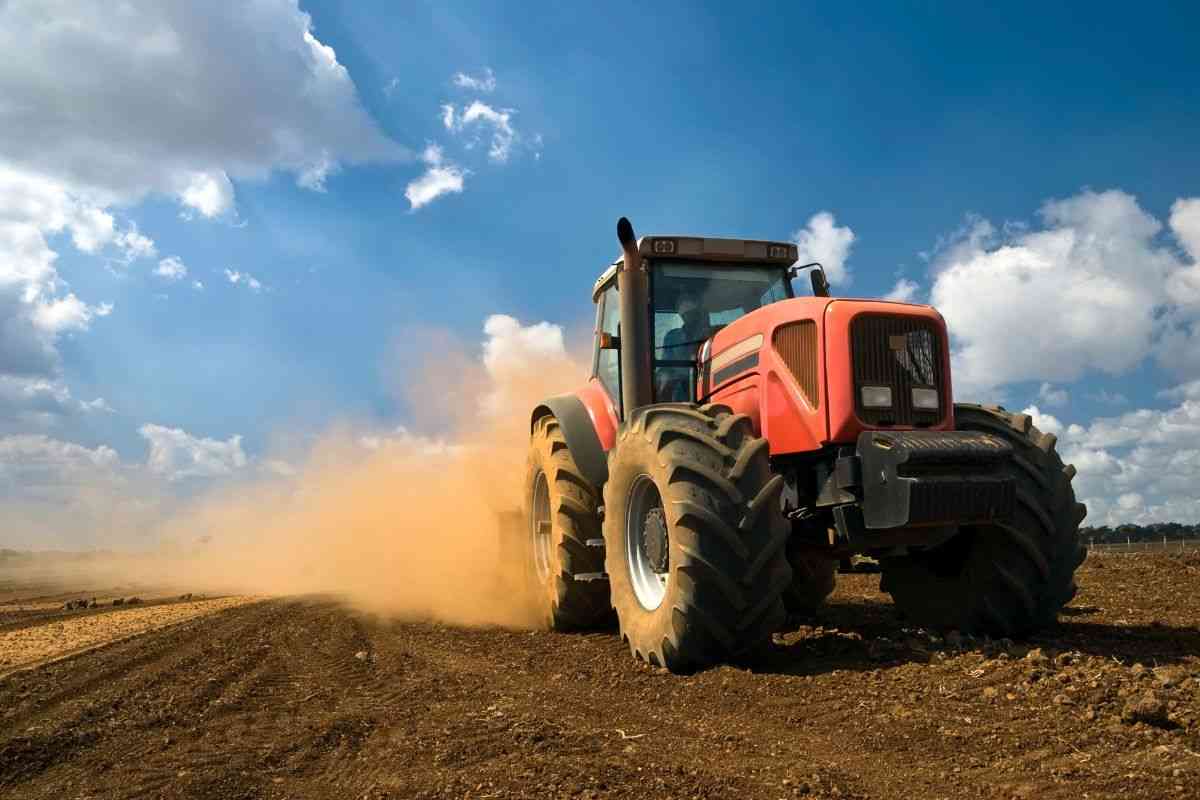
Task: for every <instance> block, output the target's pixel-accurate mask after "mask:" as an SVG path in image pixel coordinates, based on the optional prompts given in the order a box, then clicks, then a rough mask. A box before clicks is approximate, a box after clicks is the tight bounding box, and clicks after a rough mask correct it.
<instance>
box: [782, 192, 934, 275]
mask: <svg viewBox="0 0 1200 800" xmlns="http://www.w3.org/2000/svg"><path fill="white" fill-rule="evenodd" d="M792 241H794V242H795V243H796V245H797V247H798V248H799V253H800V260H799V263H801V264H806V263H809V262H812V261H817V262H820V264H821V266H823V267H824V268H825V274H826V275H827V276H828V277H829V282H830V283H831V284H841V285H842V286H845V285H847V284H849V283H850V282H851V280H852V276H851V274H850V270H849V269H848V268H847V267H846V259H847V258H849V256H850V248H851V247H852V246H853V244H854V231H852V230H851V229H850V228H849V227H848V226H846V227H838V225H837V223H836V222H835V220H834V217H833V214H832V213H831V212H829V211H819V212H817V213H816V214H813V215H812V217H811V218H810V219H809V220H808V224H807V225H805V226H804V227H803V228H801V229H800V230H798V231H796V232H795V233H794V234H792ZM897 286H898V287H899V285H897ZM914 291H915V287H914Z"/></svg>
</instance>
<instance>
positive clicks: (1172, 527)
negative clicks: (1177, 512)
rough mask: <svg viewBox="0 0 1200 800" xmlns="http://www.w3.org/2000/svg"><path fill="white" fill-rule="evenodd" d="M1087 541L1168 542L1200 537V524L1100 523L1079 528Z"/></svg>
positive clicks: (1106, 542) (1099, 542) (1115, 542)
mask: <svg viewBox="0 0 1200 800" xmlns="http://www.w3.org/2000/svg"><path fill="white" fill-rule="evenodd" d="M1079 533H1080V535H1081V536H1082V537H1083V540H1084V541H1085V542H1088V541H1091V542H1095V543H1096V544H1125V543H1126V542H1161V541H1162V540H1163V538H1164V537H1165V538H1166V540H1167V541H1168V542H1177V541H1179V540H1180V539H1200V525H1183V524H1181V523H1178V522H1156V523H1154V524H1153V525H1113V526H1109V525H1099V526H1097V527H1090V526H1086V527H1083V528H1080V529H1079Z"/></svg>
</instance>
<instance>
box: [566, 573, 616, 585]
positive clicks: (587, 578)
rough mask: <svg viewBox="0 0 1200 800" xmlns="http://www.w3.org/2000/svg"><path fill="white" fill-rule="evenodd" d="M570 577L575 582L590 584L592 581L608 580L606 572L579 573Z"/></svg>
mask: <svg viewBox="0 0 1200 800" xmlns="http://www.w3.org/2000/svg"><path fill="white" fill-rule="evenodd" d="M571 577H572V578H574V579H575V580H577V581H582V582H583V583H591V582H592V581H606V580H608V573H607V572H579V573H576V574H575V575H572V576H571Z"/></svg>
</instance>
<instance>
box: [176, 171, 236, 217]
mask: <svg viewBox="0 0 1200 800" xmlns="http://www.w3.org/2000/svg"><path fill="white" fill-rule="evenodd" d="M177 185H178V186H179V202H181V203H183V205H184V206H186V207H187V208H188V209H191V210H192V211H199V212H200V214H201V216H204V217H209V218H211V217H219V216H221V215H222V214H224V213H226V212H227V211H229V210H230V209H232V208H233V183H231V182H230V180H229V176H228V175H226V174H225V170H220V169H218V170H213V171H211V172H193V173H191V174H190V175H187V176H186V177H185V178H183V179H182V180H181V181H179V182H178V184H177Z"/></svg>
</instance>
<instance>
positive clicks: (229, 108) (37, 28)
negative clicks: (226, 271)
mask: <svg viewBox="0 0 1200 800" xmlns="http://www.w3.org/2000/svg"><path fill="white" fill-rule="evenodd" d="M0 52H4V54H5V58H4V59H3V60H2V61H0V97H4V98H5V99H6V101H5V104H4V125H2V126H0V153H3V154H4V158H5V159H6V160H8V161H9V162H10V163H13V164H18V165H22V166H23V167H24V168H26V169H29V170H31V171H34V172H37V173H39V174H43V175H47V176H52V177H54V178H57V179H59V180H63V181H66V182H67V183H69V184H70V185H71V186H72V187H74V188H76V189H90V190H95V191H98V192H102V193H104V194H105V195H107V197H108V199H109V200H113V199H116V198H122V199H123V200H125V201H134V200H136V199H138V198H140V197H141V196H143V195H145V194H147V193H151V192H157V193H164V194H170V195H177V196H180V198H181V199H182V201H183V202H184V203H185V204H186V205H188V206H190V207H192V208H194V209H196V210H197V211H199V212H200V213H202V214H205V215H206V216H212V215H215V214H217V213H220V212H221V210H223V209H225V208H228V201H229V199H230V197H231V196H232V189H231V186H230V183H229V179H230V178H261V177H264V176H266V174H267V173H269V172H270V171H272V170H276V169H282V170H287V171H291V172H295V173H297V174H299V175H304V174H306V173H308V172H310V171H311V170H313V169H314V167H319V165H321V164H323V163H326V162H329V161H332V160H336V161H338V162H342V161H349V162H361V161H371V160H378V159H395V158H400V157H404V156H405V155H406V153H405V151H404V149H403V148H402V147H400V146H399V145H397V144H396V143H395V142H393V141H392V140H390V139H389V138H388V137H387V136H386V135H385V134H383V133H382V132H381V131H380V130H379V127H378V126H377V125H376V124H375V122H374V120H372V119H371V117H370V116H369V115H368V114H367V112H366V111H365V110H364V109H363V107H362V105H361V104H360V103H359V100H358V97H357V94H356V91H355V87H354V83H353V81H352V80H351V79H350V75H349V73H347V71H346V69H345V68H344V67H343V66H342V65H341V64H340V63H338V61H337V58H336V54H335V53H334V51H333V50H332V49H331V48H329V47H328V46H326V45H324V44H322V43H321V42H320V41H318V40H317V38H316V37H315V36H314V34H313V31H312V22H311V19H310V17H309V16H308V15H307V14H305V13H304V12H302V11H301V10H300V9H299V7H298V5H297V2H296V0H258V1H257V2H253V3H229V4H224V3H194V2H190V1H189V0H162V1H160V2H152V1H151V0H126V1H125V2H122V3H121V4H119V5H115V6H114V5H113V4H112V3H109V2H105V0H74V1H73V2H67V0H50V1H49V2H42V1H41V0H17V1H16V2H11V3H6V4H4V5H3V6H0ZM30 132H36V135H30ZM318 171H319V169H318ZM326 171H328V170H326Z"/></svg>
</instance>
